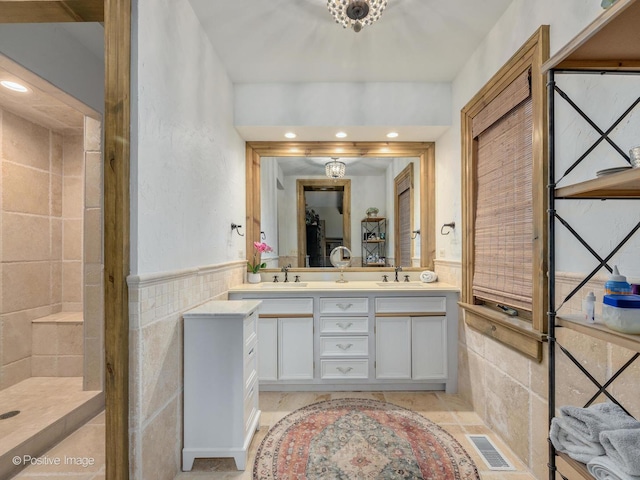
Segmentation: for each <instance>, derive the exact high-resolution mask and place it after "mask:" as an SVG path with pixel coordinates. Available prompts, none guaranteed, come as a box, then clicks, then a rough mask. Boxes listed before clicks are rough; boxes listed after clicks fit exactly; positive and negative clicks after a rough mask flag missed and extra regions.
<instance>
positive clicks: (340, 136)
mask: <svg viewBox="0 0 640 480" xmlns="http://www.w3.org/2000/svg"><path fill="white" fill-rule="evenodd" d="M346 136H347V134H346V133H345V132H338V133H336V137H338V138H345V137H346Z"/></svg>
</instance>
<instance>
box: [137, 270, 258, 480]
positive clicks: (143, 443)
mask: <svg viewBox="0 0 640 480" xmlns="http://www.w3.org/2000/svg"><path fill="white" fill-rule="evenodd" d="M246 268H247V267H246V263H245V262H244V261H241V262H233V263H229V264H224V265H218V266H212V267H202V268H193V269H189V270H184V271H179V272H167V273H165V274H158V275H144V276H132V277H129V278H128V279H127V281H128V284H129V325H130V330H129V361H130V365H129V372H130V376H129V428H130V430H129V431H130V434H129V437H130V438H129V441H130V444H129V451H130V454H129V460H130V478H132V479H143V478H144V479H146V478H153V479H154V480H173V478H174V477H175V476H176V474H177V473H178V472H179V471H180V467H181V455H182V451H181V448H182V390H183V381H182V379H183V377H182V368H183V366H182V359H183V352H182V332H183V319H182V314H183V313H184V312H185V311H187V310H189V309H191V308H193V307H196V306H197V305H200V304H202V303H204V302H206V301H208V300H211V299H226V298H227V291H228V290H229V288H230V287H232V286H234V285H238V284H240V283H242V282H243V278H244V276H245V272H246Z"/></svg>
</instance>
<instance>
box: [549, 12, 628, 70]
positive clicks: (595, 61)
mask: <svg viewBox="0 0 640 480" xmlns="http://www.w3.org/2000/svg"><path fill="white" fill-rule="evenodd" d="M638 25H640V0H618V2H617V3H615V4H614V5H613V6H612V7H609V8H608V9H606V10H604V11H603V12H602V14H601V15H600V16H598V18H596V19H595V20H594V21H593V22H591V24H589V25H588V26H587V27H586V28H585V29H584V30H582V31H581V32H580V33H579V34H578V35H576V36H575V37H574V39H573V40H572V41H571V42H569V43H568V44H567V45H566V46H565V47H564V48H562V49H561V50H560V51H558V53H556V54H555V55H554V56H553V57H551V58H550V59H549V60H548V61H546V62H545V63H544V64H543V65H542V73H545V72H547V71H548V70H550V69H552V68H555V69H571V70H573V69H578V70H629V71H640V28H638Z"/></svg>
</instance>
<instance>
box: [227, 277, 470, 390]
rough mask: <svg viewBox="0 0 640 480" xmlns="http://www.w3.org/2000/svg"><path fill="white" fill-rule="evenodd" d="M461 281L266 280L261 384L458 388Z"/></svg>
mask: <svg viewBox="0 0 640 480" xmlns="http://www.w3.org/2000/svg"><path fill="white" fill-rule="evenodd" d="M458 296H459V291H458V289H457V288H456V287H454V286H451V285H447V284H443V283H440V282H435V283H422V282H409V283H404V282H399V283H394V282H388V283H384V282H374V281H351V282H347V283H336V282H331V281H320V282H306V283H288V284H286V283H260V284H255V285H249V284H245V285H241V286H238V287H235V288H232V289H231V290H230V291H229V298H230V299H245V300H246V299H257V300H260V301H261V303H260V307H259V309H258V312H259V317H258V344H259V349H258V378H259V384H260V389H261V390H267V391H268V390H274V391H292V390H333V391H336V390H354V389H356V390H445V391H446V392H447V393H455V392H456V390H457V332H458V305H457V302H458Z"/></svg>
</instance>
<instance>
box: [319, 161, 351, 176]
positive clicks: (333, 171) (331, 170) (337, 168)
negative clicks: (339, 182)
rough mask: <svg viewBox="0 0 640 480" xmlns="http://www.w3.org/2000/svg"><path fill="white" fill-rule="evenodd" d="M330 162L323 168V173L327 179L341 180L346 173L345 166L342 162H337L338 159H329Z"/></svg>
mask: <svg viewBox="0 0 640 480" xmlns="http://www.w3.org/2000/svg"><path fill="white" fill-rule="evenodd" d="M331 160H332V161H331V162H329V163H326V164H325V166H324V173H326V175H327V177H329V178H333V179H336V178H342V177H344V174H345V173H346V171H347V166H346V165H345V164H344V162H339V161H338V157H331Z"/></svg>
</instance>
